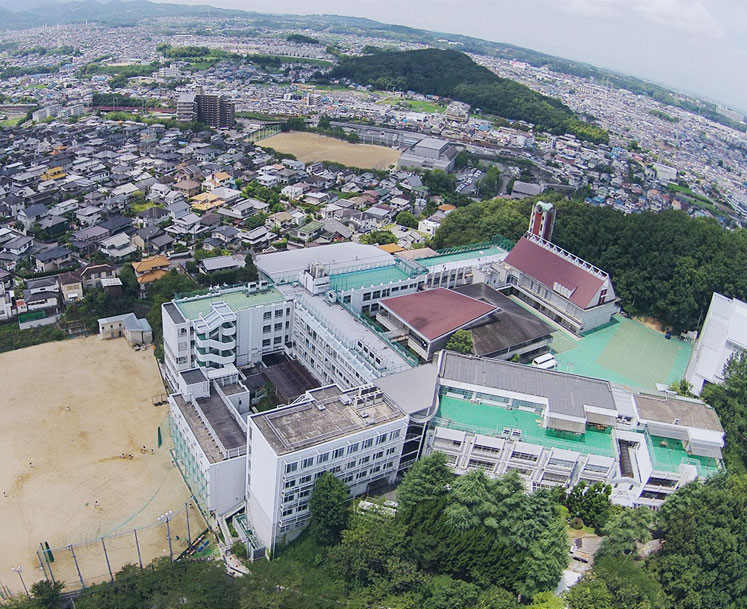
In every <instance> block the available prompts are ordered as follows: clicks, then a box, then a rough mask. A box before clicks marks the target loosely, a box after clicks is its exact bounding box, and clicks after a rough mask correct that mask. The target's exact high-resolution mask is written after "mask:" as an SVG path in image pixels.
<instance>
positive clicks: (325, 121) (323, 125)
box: [316, 114, 330, 129]
mask: <svg viewBox="0 0 747 609" xmlns="http://www.w3.org/2000/svg"><path fill="white" fill-rule="evenodd" d="M316 126H317V128H319V129H329V128H330V121H329V116H327V115H326V114H322V115H321V116H320V117H319V122H318V123H317V125H316Z"/></svg>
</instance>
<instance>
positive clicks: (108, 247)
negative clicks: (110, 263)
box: [100, 233, 137, 260]
mask: <svg viewBox="0 0 747 609" xmlns="http://www.w3.org/2000/svg"><path fill="white" fill-rule="evenodd" d="M100 247H101V253H102V254H104V255H105V256H108V257H109V258H111V259H112V260H122V259H124V258H127V257H128V256H131V255H132V254H134V253H135V252H137V247H136V246H135V245H134V244H133V243H132V241H130V237H129V235H127V234H126V233H118V234H116V235H112V236H111V237H107V238H106V239H104V240H103V241H101V244H100Z"/></svg>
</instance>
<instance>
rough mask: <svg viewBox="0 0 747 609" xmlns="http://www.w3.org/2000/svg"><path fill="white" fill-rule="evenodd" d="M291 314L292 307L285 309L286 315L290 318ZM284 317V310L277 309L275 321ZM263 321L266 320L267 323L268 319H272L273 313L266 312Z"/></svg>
mask: <svg viewBox="0 0 747 609" xmlns="http://www.w3.org/2000/svg"><path fill="white" fill-rule="evenodd" d="M290 313H291V310H290V307H287V308H286V309H285V314H286V315H287V316H290ZM282 316H283V309H276V310H275V319H277V318H278V317H282ZM262 319H264V320H265V321H267V320H268V319H272V311H265V312H264V315H262Z"/></svg>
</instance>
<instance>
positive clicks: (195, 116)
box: [176, 89, 236, 129]
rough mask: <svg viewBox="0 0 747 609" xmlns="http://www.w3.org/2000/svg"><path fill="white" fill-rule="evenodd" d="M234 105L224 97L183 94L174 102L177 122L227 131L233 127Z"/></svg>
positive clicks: (206, 94) (201, 93) (200, 93)
mask: <svg viewBox="0 0 747 609" xmlns="http://www.w3.org/2000/svg"><path fill="white" fill-rule="evenodd" d="M235 113H236V105H235V104H234V103H233V102H232V101H231V100H230V99H228V97H226V96H225V95H217V94H208V93H203V92H202V90H201V89H198V90H197V92H196V93H184V94H182V95H180V96H179V99H178V100H177V102H176V115H177V120H179V121H182V122H192V121H198V122H201V123H205V124H206V125H209V126H210V127H213V128H215V129H229V128H230V127H232V126H233V123H234V120H235V118H234V115H235Z"/></svg>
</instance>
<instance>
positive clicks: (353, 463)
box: [345, 461, 355, 469]
mask: <svg viewBox="0 0 747 609" xmlns="http://www.w3.org/2000/svg"><path fill="white" fill-rule="evenodd" d="M354 467H355V461H350V462H348V464H347V465H346V466H345V469H353V468H354Z"/></svg>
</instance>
